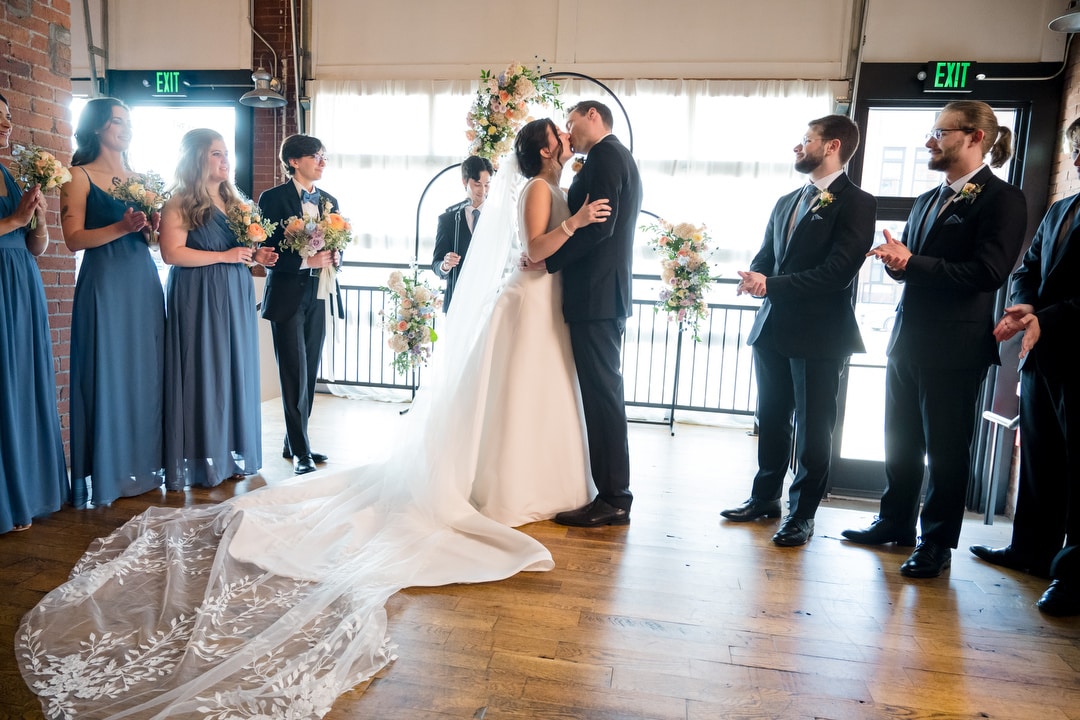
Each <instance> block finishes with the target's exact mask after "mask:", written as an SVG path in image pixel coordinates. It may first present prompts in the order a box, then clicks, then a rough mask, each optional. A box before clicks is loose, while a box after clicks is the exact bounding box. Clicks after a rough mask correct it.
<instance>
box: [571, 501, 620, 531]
mask: <svg viewBox="0 0 1080 720" xmlns="http://www.w3.org/2000/svg"><path fill="white" fill-rule="evenodd" d="M554 520H555V522H557V523H559V524H560V525H570V526H571V527H599V526H600V525H629V524H630V511H629V510H623V509H622V508H617V507H613V506H612V505H608V504H607V503H606V502H604V501H603V500H601V499H600V498H596V499H595V500H593V501H592V502H591V503H589V504H588V505H586V506H585V507H581V508H578V509H577V510H567V511H566V512H561V513H559V514H557V515H556V516H555V517H554Z"/></svg>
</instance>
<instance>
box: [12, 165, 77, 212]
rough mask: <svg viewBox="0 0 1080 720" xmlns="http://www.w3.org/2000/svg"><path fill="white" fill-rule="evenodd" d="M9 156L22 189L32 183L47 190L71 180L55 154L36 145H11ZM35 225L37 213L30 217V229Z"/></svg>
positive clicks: (69, 173)
mask: <svg viewBox="0 0 1080 720" xmlns="http://www.w3.org/2000/svg"><path fill="white" fill-rule="evenodd" d="M11 157H12V158H14V159H15V167H14V168H13V169H14V172H13V173H12V174H13V175H14V176H15V179H16V180H18V181H19V182H20V183H22V186H23V189H24V190H25V189H29V188H31V187H33V186H34V185H37V186H38V187H40V188H41V191H42V192H48V191H49V190H53V189H55V188H58V187H60V186H61V185H63V184H64V183H67V182H71V172H70V171H69V170H68V169H67V168H66V167H64V166H63V165H62V164H60V161H59V160H57V159H56V156H55V155H53V154H52V153H50V152H48V151H47V150H45V149H44V148H42V147H39V146H37V145H13V146H12V148H11ZM36 227H37V215H34V216H32V217H31V218H30V229H31V230H33V229H34V228H36Z"/></svg>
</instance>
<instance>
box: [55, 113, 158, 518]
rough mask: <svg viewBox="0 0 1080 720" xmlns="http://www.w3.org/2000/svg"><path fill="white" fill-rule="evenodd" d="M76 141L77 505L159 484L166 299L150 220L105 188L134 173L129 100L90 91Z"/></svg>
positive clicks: (69, 222) (70, 221)
mask: <svg viewBox="0 0 1080 720" xmlns="http://www.w3.org/2000/svg"><path fill="white" fill-rule="evenodd" d="M75 140H76V142H77V143H78V149H77V150H76V151H75V155H74V156H73V157H72V161H71V164H72V166H73V167H72V171H71V182H69V183H67V184H66V185H64V186H63V187H62V189H61V194H60V199H61V201H60V221H61V224H62V226H63V230H64V242H65V243H66V244H67V246H68V248H69V249H70V250H71V251H72V252H75V251H79V250H82V251H83V254H82V261H81V263H80V266H79V271H78V279H77V280H76V283H75V299H74V302H73V304H72V310H71V403H70V405H71V483H72V495H73V502H74V503H75V505H76V506H82V505H85V504H86V503H87V501H90V502H91V503H92V504H94V505H108V504H109V503H111V502H112V501H114V500H116V499H117V498H118V497H128V496H132V495H141V494H142V493H145V492H147V491H149V490H153V489H155V488H157V487H159V486H160V485H161V481H162V476H163V473H162V467H163V462H162V414H161V413H162V403H163V393H162V368H163V366H164V347H165V299H164V295H163V293H162V290H161V280H160V278H159V276H158V272H157V267H156V266H155V264H154V261H153V258H151V256H150V248H149V247H148V246H147V237H148V235H149V229H150V222H151V220H152V219H151V218H147V217H146V215H145V214H144V213H142V212H137V211H135V210H134V209H132V208H130V207H128V206H126V205H125V204H124V203H122V202H120V201H119V200H116V199H115V198H113V197H112V196H111V195H109V192H108V191H109V190H110V189H111V188H112V186H113V178H120V179H121V180H126V179H128V178H129V177H131V175H132V174H133V173H132V172H131V170H130V169H129V168H128V165H127V157H126V153H127V149H128V145H129V144H130V143H131V122H130V120H129V116H128V109H127V107H126V106H125V105H124V104H123V103H121V102H120V101H119V100H116V99H115V98H97V99H95V100H91V101H90V102H89V103H87V104H86V107H85V109H84V110H83V112H82V115H81V116H80V117H79V126H78V129H77V130H76V131H75Z"/></svg>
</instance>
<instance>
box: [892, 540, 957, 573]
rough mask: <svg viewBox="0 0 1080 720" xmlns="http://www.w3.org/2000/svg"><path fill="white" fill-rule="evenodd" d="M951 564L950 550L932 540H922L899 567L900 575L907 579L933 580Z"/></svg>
mask: <svg viewBox="0 0 1080 720" xmlns="http://www.w3.org/2000/svg"><path fill="white" fill-rule="evenodd" d="M951 564H952V549H951V548H947V547H945V546H944V545H941V544H939V543H936V542H934V541H933V540H923V541H922V542H921V543H919V547H917V548H915V552H913V553H911V557H909V558H908V559H907V560H905V561H904V564H903V565H901V566H900V574H901V575H903V576H904V577H909V578H935V577H937V576H938V575H940V574H941V573H942V571H943V570H945V569H946V568H948V567H949V565H951Z"/></svg>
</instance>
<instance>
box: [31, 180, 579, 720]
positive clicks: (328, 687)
mask: <svg viewBox="0 0 1080 720" xmlns="http://www.w3.org/2000/svg"><path fill="white" fill-rule="evenodd" d="M515 176H517V171H516V167H515V164H514V163H513V162H509V163H506V162H504V167H503V171H502V172H501V173H499V176H498V177H497V179H496V182H495V183H494V184H493V187H492V191H491V196H490V197H489V199H488V203H487V204H486V205H485V213H484V216H483V218H482V220H481V222H480V225H479V226H478V228H477V233H476V235H474V238H473V241H472V244H471V247H470V254H469V259H468V262H466V263H465V264H464V266H463V271H462V277H461V280H460V282H459V285H458V290H457V293H456V294H455V297H454V308H453V312H452V313H451V314H450V316H449V317H448V318H447V324H446V328H445V330H444V332H443V337H442V338H441V339H440V345H444V347H442V348H439V350H440V352H438V353H436V356H435V360H433V363H432V368H431V372H430V373H429V374H430V378H429V379H428V383H429V384H428V385H427V386H426V387H424V388H421V390H420V392H418V394H417V396H416V400H415V401H414V403H413V407H412V411H411V412H409V413H408V414H407V415H405V416H404V417H403V419H402V422H403V423H404V424H405V427H404V428H402V432H401V433H400V436H401V437H405V438H409V441H408V442H407V443H404V444H403V445H402V446H400V447H397V448H395V449H393V450H392V451H391V452H390V455H389V457H388V458H387V459H386V460H384V461H382V462H378V463H374V464H370V465H365V466H361V467H358V468H351V469H347V470H340V471H336V472H333V471H320V472H317V473H313V474H311V475H306V476H301V477H299V478H294V479H292V480H290V481H288V482H285V483H281V484H278V485H274V486H271V487H266V488H263V489H260V490H258V491H255V492H253V493H250V494H248V495H243V496H239V497H236V498H233V499H231V500H229V501H227V502H224V503H220V504H216V505H202V506H194V507H187V508H181V509H168V508H151V509H150V510H148V511H146V512H145V513H143V514H142V515H140V516H138V517H135V518H133V519H132V520H131V521H129V522H128V523H127V524H125V525H124V526H123V527H121V528H120V529H118V530H117V531H116V532H114V533H113V534H112V535H110V536H109V537H107V538H103V539H100V540H97V541H95V542H94V543H93V544H92V545H91V547H90V549H89V550H88V551H87V552H86V554H85V555H84V556H83V557H82V558H81V559H80V561H79V562H78V564H77V565H76V567H75V569H74V570H73V571H72V574H71V577H70V579H69V580H68V581H67V582H66V583H64V584H63V585H61V586H60V587H58V588H56V589H55V590H53V591H52V592H50V593H49V594H48V595H47V596H46V597H45V598H44V599H43V600H42V601H41V602H40V603H39V604H38V605H37V606H36V607H35V608H34V609H33V610H31V611H30V612H29V613H27V615H26V616H25V617H24V618H23V621H22V624H21V626H20V628H19V631H18V633H17V635H16V639H15V653H16V656H17V659H18V662H19V665H20V669H21V670H22V673H23V676H24V678H25V680H26V682H27V684H28V685H29V687H30V688H31V689H32V690H33V691H34V692H35V693H37V694H38V695H39V696H40V697H41V700H42V704H43V707H44V709H45V713H46V716H47V717H49V718H91V719H99V718H100V719H104V718H138V719H139V720H146V719H149V718H166V717H168V718H192V719H195V718H198V719H199V720H225V719H226V718H229V719H234V718H256V719H258V720H270V719H271V718H273V719H275V720H276V719H277V718H284V719H289V720H292V719H295V720H302V719H307V718H319V717H322V716H323V715H324V714H325V713H327V712H328V711H329V710H330V708H331V706H332V704H333V702H334V701H335V699H336V698H337V697H338V696H339V695H340V694H341V693H343V692H345V691H347V690H348V689H350V688H352V687H354V686H355V685H357V684H358V683H360V682H363V681H364V680H366V679H367V678H369V677H371V676H372V675H373V674H374V673H375V672H377V671H378V670H379V669H380V668H382V667H383V666H385V665H386V664H387V663H388V662H390V661H391V660H393V659H394V655H393V646H392V645H391V644H390V641H389V638H388V636H387V627H386V626H387V618H386V612H385V609H384V606H385V603H386V600H387V599H388V598H389V597H390V596H391V595H392V594H394V593H395V592H397V591H398V590H400V589H401V588H403V587H410V586H436V585H445V584H449V583H472V582H486V581H492V580H499V579H502V578H506V577H509V576H511V575H513V574H515V573H517V572H519V571H522V570H536V571H540V570H550V569H551V568H552V567H553V562H552V559H551V555H550V553H549V552H548V551H547V549H546V548H544V547H543V546H542V545H541V544H540V543H539V542H537V541H536V540H534V539H532V538H531V537H529V536H527V535H524V534H522V533H520V532H518V531H516V530H513V529H511V528H510V527H508V525H509V524H514V525H516V524H520V523H524V522H529V521H531V520H535V519H539V518H546V517H550V516H551V515H552V514H553V513H554V512H557V511H558V510H563V509H569V508H572V507H576V506H578V505H581V504H583V503H584V502H585V501H587V499H588V490H587V488H590V487H591V485H592V483H591V482H590V481H589V478H588V471H587V466H588V464H587V458H586V456H585V450H584V447H585V445H584V431H583V429H582V423H581V419H580V413H581V410H580V403H579V402H578V400H577V382H576V377H575V375H574V373H573V362H572V359H571V357H570V351H569V338H568V337H567V335H568V333H567V330H566V327H565V325H564V324H563V322H562V316H561V312H559V297H560V294H561V293H560V286H559V278H558V277H557V276H549V275H548V274H546V273H540V272H531V273H525V272H519V271H515V272H514V273H512V274H511V275H510V277H509V279H508V280H506V282H505V287H502V283H503V279H502V278H503V274H504V269H505V268H506V267H508V265H509V264H512V263H513V261H514V260H515V259H516V257H517V249H516V248H517V243H516V242H515V240H516V233H513V232H512V231H508V229H509V228H512V227H513V226H514V225H516V223H514V222H513V219H515V216H516V215H517V203H516V196H517V192H518V188H519V187H520V184H521V183H520V181H516V180H517V178H516V177H515ZM500 180H501V182H500ZM552 198H553V206H554V209H553V213H552V220H553V222H554V224H556V225H557V224H558V220H557V219H556V218H558V219H562V217H565V215H560V213H565V212H566V210H565V199H563V197H562V195H561V192H560V191H558V189H557V188H553V189H552ZM500 287H502V292H500ZM418 449H419V451H418ZM477 508H479V510H480V511H478V510H477ZM493 518H494V519H493Z"/></svg>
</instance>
